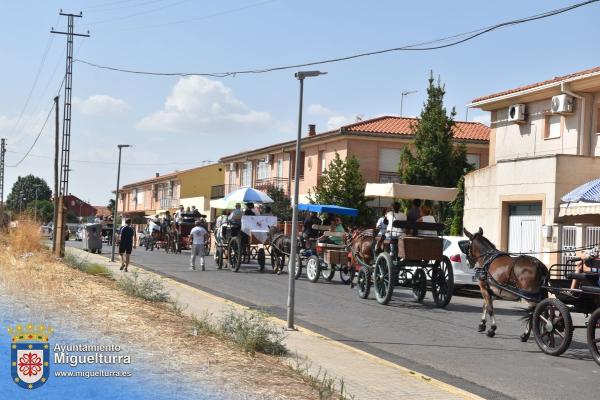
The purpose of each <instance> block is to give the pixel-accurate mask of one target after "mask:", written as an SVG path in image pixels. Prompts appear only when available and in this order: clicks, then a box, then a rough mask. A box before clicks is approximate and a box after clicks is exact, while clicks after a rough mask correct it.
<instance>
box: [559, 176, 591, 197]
mask: <svg viewBox="0 0 600 400" xmlns="http://www.w3.org/2000/svg"><path fill="white" fill-rule="evenodd" d="M561 200H562V201H564V202H571V203H574V202H586V203H598V202H600V178H599V179H594V180H593V181H589V182H586V183H584V184H583V185H581V186H578V187H576V188H575V189H573V190H571V191H570V192H569V193H567V194H565V195H564V196H563V197H561Z"/></svg>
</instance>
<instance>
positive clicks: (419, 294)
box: [411, 268, 427, 303]
mask: <svg viewBox="0 0 600 400" xmlns="http://www.w3.org/2000/svg"><path fill="white" fill-rule="evenodd" d="M411 286H412V293H413V298H414V299H415V300H416V301H418V302H419V303H420V302H422V301H423V299H424V298H425V294H426V293H427V276H426V275H425V271H423V270H422V269H421V268H419V269H417V270H416V271H415V272H414V273H413V276H412V279H411Z"/></svg>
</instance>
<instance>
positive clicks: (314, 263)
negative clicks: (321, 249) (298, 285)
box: [306, 255, 321, 283]
mask: <svg viewBox="0 0 600 400" xmlns="http://www.w3.org/2000/svg"><path fill="white" fill-rule="evenodd" d="M319 275H321V260H319V257H318V256H315V255H312V256H310V257H308V261H307V262H306V277H307V278H308V280H309V281H311V282H312V283H315V282H317V281H318V280H319Z"/></svg>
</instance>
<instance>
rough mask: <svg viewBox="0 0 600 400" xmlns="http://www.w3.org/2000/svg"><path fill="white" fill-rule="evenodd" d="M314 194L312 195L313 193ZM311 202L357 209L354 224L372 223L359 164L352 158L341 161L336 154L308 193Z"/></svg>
mask: <svg viewBox="0 0 600 400" xmlns="http://www.w3.org/2000/svg"><path fill="white" fill-rule="evenodd" d="M313 192H314V193H313ZM309 198H310V201H311V202H314V203H317V204H335V205H338V206H342V207H351V208H356V209H358V213H359V214H358V217H356V219H355V223H356V224H358V225H366V224H369V223H371V222H372V219H373V216H372V211H371V209H370V208H369V207H368V206H367V201H368V199H367V198H366V197H365V181H364V179H363V177H362V175H361V173H360V163H359V161H358V159H357V158H356V157H354V156H350V157H347V158H346V160H342V159H341V157H340V155H339V154H338V153H337V152H336V153H335V158H334V159H333V160H332V161H331V162H330V163H329V166H328V167H327V169H326V170H325V171H323V174H322V175H321V178H320V180H319V184H318V185H317V186H315V187H314V188H313V190H312V191H309Z"/></svg>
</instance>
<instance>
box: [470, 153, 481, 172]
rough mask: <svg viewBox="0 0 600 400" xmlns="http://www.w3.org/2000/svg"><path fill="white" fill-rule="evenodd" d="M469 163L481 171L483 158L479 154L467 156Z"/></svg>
mask: <svg viewBox="0 0 600 400" xmlns="http://www.w3.org/2000/svg"><path fill="white" fill-rule="evenodd" d="M467 163H468V164H471V165H472V166H473V168H475V169H479V166H480V165H481V156H480V155H479V154H467Z"/></svg>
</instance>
